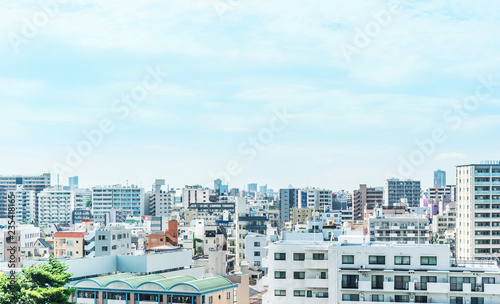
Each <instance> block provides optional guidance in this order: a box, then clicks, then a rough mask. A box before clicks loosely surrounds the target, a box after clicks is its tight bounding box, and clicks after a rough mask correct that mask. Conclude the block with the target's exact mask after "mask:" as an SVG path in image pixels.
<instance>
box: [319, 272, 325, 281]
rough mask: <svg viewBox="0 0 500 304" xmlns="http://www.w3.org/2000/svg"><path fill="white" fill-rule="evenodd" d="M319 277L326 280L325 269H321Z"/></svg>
mask: <svg viewBox="0 0 500 304" xmlns="http://www.w3.org/2000/svg"><path fill="white" fill-rule="evenodd" d="M319 278H320V279H322V280H326V271H322V272H321V273H320V275H319Z"/></svg>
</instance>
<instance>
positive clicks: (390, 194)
mask: <svg viewBox="0 0 500 304" xmlns="http://www.w3.org/2000/svg"><path fill="white" fill-rule="evenodd" d="M420 197H421V188H420V181H414V180H409V179H408V180H399V179H397V178H392V179H388V180H387V181H386V183H385V187H384V206H386V207H393V206H397V205H398V204H400V203H402V202H404V203H406V204H407V205H408V207H418V206H420Z"/></svg>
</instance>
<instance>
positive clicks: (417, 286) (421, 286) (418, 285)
mask: <svg viewBox="0 0 500 304" xmlns="http://www.w3.org/2000/svg"><path fill="white" fill-rule="evenodd" d="M415 290H427V282H418V283H415Z"/></svg>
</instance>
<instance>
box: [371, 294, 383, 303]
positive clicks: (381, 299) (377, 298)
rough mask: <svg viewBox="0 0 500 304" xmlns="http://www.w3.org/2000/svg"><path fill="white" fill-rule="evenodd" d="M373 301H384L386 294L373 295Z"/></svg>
mask: <svg viewBox="0 0 500 304" xmlns="http://www.w3.org/2000/svg"><path fill="white" fill-rule="evenodd" d="M372 302H384V295H372Z"/></svg>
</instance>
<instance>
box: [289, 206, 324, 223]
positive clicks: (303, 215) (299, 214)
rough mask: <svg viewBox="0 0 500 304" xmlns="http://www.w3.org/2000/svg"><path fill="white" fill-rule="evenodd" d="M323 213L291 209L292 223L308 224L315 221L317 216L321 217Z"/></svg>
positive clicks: (306, 209)
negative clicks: (314, 218)
mask: <svg viewBox="0 0 500 304" xmlns="http://www.w3.org/2000/svg"><path fill="white" fill-rule="evenodd" d="M323 211H324V210H321V209H309V208H291V212H290V213H291V218H290V222H291V223H292V224H307V222H308V221H311V220H312V219H313V217H314V215H315V214H316V215H317V216H319V214H320V213H322V212H323Z"/></svg>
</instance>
